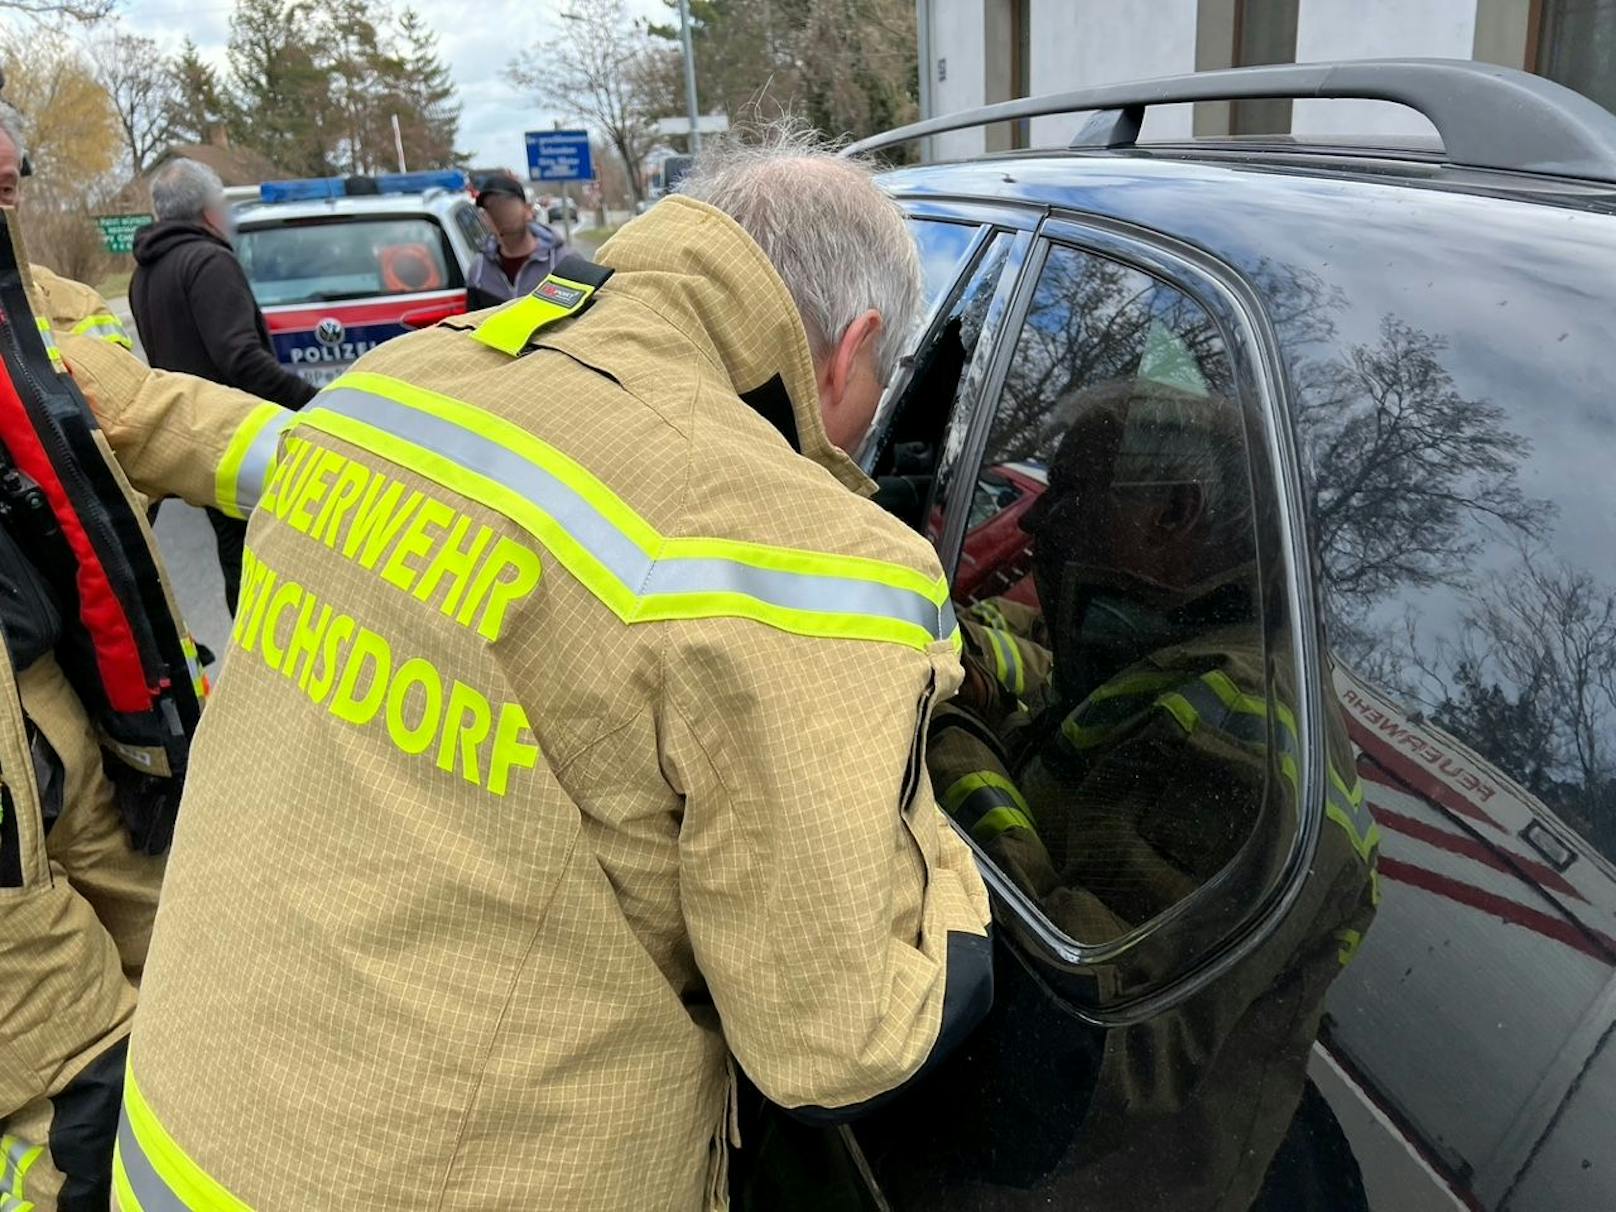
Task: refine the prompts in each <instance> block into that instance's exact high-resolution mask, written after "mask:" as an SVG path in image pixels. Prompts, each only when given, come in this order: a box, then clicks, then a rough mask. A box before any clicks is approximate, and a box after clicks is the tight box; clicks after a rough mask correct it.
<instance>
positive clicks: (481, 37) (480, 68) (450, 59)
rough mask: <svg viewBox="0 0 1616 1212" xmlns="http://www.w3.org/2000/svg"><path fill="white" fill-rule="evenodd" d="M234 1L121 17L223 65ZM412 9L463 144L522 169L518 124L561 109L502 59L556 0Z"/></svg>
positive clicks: (654, 5)
mask: <svg viewBox="0 0 1616 1212" xmlns="http://www.w3.org/2000/svg"><path fill="white" fill-rule="evenodd" d="M626 5H627V8H628V10H629V12H630V13H632V14H634V15H636V16H651V17H656V18H658V19H659V20H660V19H662V18H663V16H664V14H666V13H667V9H666V8H665V7H664V6H663V4H662V2H661V0H626ZM234 7H235V6H234V5H233V4H222V3H211V2H209V0H202V2H201V3H200V4H196V5H183V4H180V3H177V0H123V3H122V5H121V6H120V11H121V12H122V13H123V17H124V22H125V24H127V25H128V26H129V27H130V28H131V29H133V30H134V31H135V32H137V33H141V34H145V35H146V36H147V37H150V38H155V39H157V41H158V42H159V43H160V44H162V45H163V46H164V47H166V48H168V49H174V48H176V47H178V46H179V44H180V42H181V41H182V40H183V39H184V38H186V37H187V36H188V37H189V38H190V39H191V41H193V42H195V43H196V44H197V46H198V47H200V48H201V50H202V53H203V54H204V55H205V56H206V57H207V58H208V59H209V60H211V61H213V62H214V63H216V64H218V65H219V66H220V67H221V68H222V67H223V66H224V63H225V42H226V41H227V40H228V39H229V36H230V13H231V12H232V10H233V9H234ZM414 7H415V9H416V10H417V11H418V12H419V13H420V14H421V16H422V17H423V18H424V19H425V20H426V23H427V24H428V25H430V26H431V27H432V28H433V29H434V30H436V31H437V33H438V48H439V51H440V53H441V54H442V56H443V58H444V60H445V62H447V63H448V64H449V67H450V70H451V71H452V72H453V73H454V79H455V84H456V85H457V86H458V87H459V90H460V100H461V104H462V107H463V108H462V112H461V118H460V142H459V146H460V148H461V150H463V151H468V152H471V153H472V154H473V159H474V163H476V164H477V165H479V166H482V165H503V166H507V167H510V168H513V169H518V170H520V169H522V168H523V167H524V165H525V164H526V153H525V151H524V150H523V145H522V132H523V131H525V130H533V129H537V128H539V127H546V126H550V125H551V124H552V123H553V122H554V120H555V119H556V118H559V117H563V116H564V115H561V114H555V113H549V112H547V111H545V110H542V109H540V108H539V107H537V106H536V105H534V104H533V102H532V100H531V98H528V97H524V96H522V95H521V94H519V93H518V92H517V91H516V90H515V89H513V88H512V87H511V86H510V85H509V84H507V83H506V82H505V78H504V72H505V65H506V64H507V63H509V62H510V60H511V58H512V56H513V55H515V54H516V53H517V52H518V51H519V50H521V49H523V48H525V47H528V46H532V45H533V44H535V43H537V42H543V41H546V40H547V39H549V38H550V37H551V36H552V35H553V34H554V33H555V30H556V27H557V26H558V24H559V22H558V20H557V19H556V16H555V14H556V10H557V9H559V8H560V7H561V5H560V3H559V0H472V2H467V0H414Z"/></svg>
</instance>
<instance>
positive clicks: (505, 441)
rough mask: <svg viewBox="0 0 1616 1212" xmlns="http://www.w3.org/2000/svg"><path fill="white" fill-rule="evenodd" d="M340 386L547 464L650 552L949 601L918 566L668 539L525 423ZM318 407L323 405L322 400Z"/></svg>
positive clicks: (377, 386)
mask: <svg viewBox="0 0 1616 1212" xmlns="http://www.w3.org/2000/svg"><path fill="white" fill-rule="evenodd" d="M339 388H352V389H353V390H355V391H368V392H371V393H373V394H375V395H379V396H383V397H385V398H387V399H389V400H392V401H394V402H395V403H398V404H403V405H405V406H407V407H409V408H415V409H418V410H419V411H421V412H424V413H426V414H428V415H429V416H434V417H437V418H438V419H439V420H443V421H448V422H450V423H451V424H454V425H458V426H460V427H461V428H463V429H467V430H470V431H471V432H472V433H474V434H477V435H478V436H479V437H483V438H487V439H488V440H489V441H491V442H494V443H497V444H498V445H500V446H503V447H505V448H506V449H508V450H511V451H514V452H515V453H517V454H518V455H520V456H521V457H522V458H524V459H526V460H528V461H529V462H531V463H535V464H537V465H538V466H540V467H542V468H543V469H544V470H545V471H547V472H549V473H550V474H551V475H553V476H555V478H556V479H558V480H560V481H561V482H562V483H563V484H565V485H566V486H567V487H568V488H570V489H572V490H573V491H574V492H576V493H577V494H578V495H579V496H581V497H583V498H584V499H585V500H586V501H588V502H589V504H590V505H592V506H593V507H594V508H595V509H596V510H597V511H598V512H599V513H600V515H601V516H602V517H603V518H605V519H606V520H607V521H608V522H610V523H611V524H612V526H614V527H615V528H616V529H617V530H619V531H621V532H622V533H623V534H624V535H625V536H626V537H627V538H628V539H629V541H630V542H632V543H634V544H635V546H637V547H639V548H640V550H641V551H643V552H645V553H646V554H647V555H651V556H656V557H659V558H665V559H672V558H679V559H703V558H705V559H722V560H733V561H735V562H737V563H742V564H749V565H751V566H753V567H756V568H773V569H777V570H779V571H783V572H798V573H807V574H812V575H816V576H836V577H848V576H851V577H855V578H857V579H860V580H868V581H874V582H877V583H879V584H884V585H891V586H892V587H893V588H895V589H905V590H908V591H909V592H911V593H918V594H921V595H923V596H926V597H930V598H931V599H932V600H933V601H935V602H937V603H938V604H939V605H940V604H942V603H943V602H944V601H946V600H947V598H948V581H947V580H946V578H944V577H937V578H936V579H932V578H929V577H927V576H925V575H924V574H923V573H919V572H916V571H914V570H913V569H910V568H905V567H903V566H902V565H899V564H888V563H886V562H885V561H882V560H873V559H869V558H867V557H863V556H843V555H827V554H823V553H820V552H813V551H801V550H797V549H794V548H785V547H771V546H768V545H766V544H762V543H746V542H742V541H739V540H735V539H708V538H669V537H665V536H663V535H662V534H661V533H660V532H658V531H657V530H656V528H655V527H653V526H652V525H651V524H650V523H649V522H647V521H646V520H645V519H644V518H642V517H640V515H639V514H637V513H635V512H634V509H633V508H632V507H631V506H630V505H629V504H628V503H627V502H626V501H624V500H623V499H622V498H621V497H619V496H618V495H617V494H616V493H615V492H613V491H612V489H611V488H609V487H608V486H607V485H606V484H605V483H604V482H603V481H601V480H600V479H599V478H598V477H597V476H595V475H594V474H593V473H592V472H590V471H589V470H588V469H587V468H585V467H584V466H583V465H582V464H581V463H578V462H575V461H574V460H573V459H572V458H570V457H569V456H567V455H565V454H563V453H562V452H561V451H559V450H557V449H556V448H555V447H554V446H551V445H550V444H549V443H548V442H546V441H544V440H543V439H542V438H539V437H537V436H535V435H534V434H533V433H531V432H529V431H528V430H526V429H523V428H522V427H521V426H520V425H516V424H513V423H512V422H510V421H507V420H506V419H505V418H503V417H499V416H496V415H495V414H493V413H491V412H489V411H487V410H486V409H482V408H478V407H477V406H476V405H475V404H467V403H466V402H465V401H463V400H457V399H455V398H454V397H453V396H446V395H443V394H441V393H439V392H435V391H429V390H427V389H426V388H424V387H417V386H415V385H414V384H411V383H405V382H403V381H402V380H399V379H393V378H389V377H388V376H386V375H380V374H376V373H375V372H373V371H354V372H351V373H349V374H345V375H343V376H342V377H341V378H339V379H337V380H336V381H335V382H334V383H332V384H331V385H330V386H329V387H328V388H327V389H326V390H327V391H335V390H337V389H339ZM315 404H316V405H318V399H316V401H315Z"/></svg>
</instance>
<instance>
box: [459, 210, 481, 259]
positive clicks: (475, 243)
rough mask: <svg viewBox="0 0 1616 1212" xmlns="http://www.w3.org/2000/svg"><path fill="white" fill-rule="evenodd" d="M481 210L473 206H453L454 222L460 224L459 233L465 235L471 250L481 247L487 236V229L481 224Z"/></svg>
mask: <svg viewBox="0 0 1616 1212" xmlns="http://www.w3.org/2000/svg"><path fill="white" fill-rule="evenodd" d="M482 214H483V212H482V211H480V210H478V209H477V208H476V207H475V206H457V207H455V212H454V217H455V222H456V223H458V224H459V225H460V233H461V234H462V235H463V236H465V237H466V243H467V244H469V245H470V246H471V247H472V249H473V250H476V249H479V248H481V247H482V244H483V241H484V240H486V239H487V238H488V229H487V228H486V227H484V226H483V219H482Z"/></svg>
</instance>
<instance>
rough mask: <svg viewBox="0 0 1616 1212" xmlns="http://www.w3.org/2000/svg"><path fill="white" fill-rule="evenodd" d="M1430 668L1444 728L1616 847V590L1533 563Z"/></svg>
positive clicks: (1570, 570) (1495, 593) (1493, 589)
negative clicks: (1615, 842)
mask: <svg viewBox="0 0 1616 1212" xmlns="http://www.w3.org/2000/svg"><path fill="white" fill-rule="evenodd" d="M1421 664H1422V673H1423V674H1424V678H1425V682H1426V685H1427V687H1435V692H1434V693H1432V692H1430V691H1429V690H1427V692H1426V693H1425V694H1424V695H1422V696H1421V697H1422V698H1424V699H1425V701H1426V702H1428V703H1431V704H1432V705H1433V710H1432V713H1431V714H1432V718H1433V719H1434V720H1435V721H1436V722H1437V723H1438V724H1440V725H1442V726H1443V727H1444V728H1447V729H1448V730H1449V731H1450V732H1453V733H1454V734H1455V735H1457V736H1458V737H1460V738H1461V739H1462V740H1464V741H1466V742H1468V743H1469V744H1470V745H1472V746H1473V747H1475V748H1476V749H1477V750H1479V751H1480V752H1481V753H1483V754H1484V755H1485V756H1486V757H1487V758H1488V759H1489V760H1490V761H1494V762H1496V763H1497V764H1498V765H1499V766H1501V767H1502V768H1503V769H1505V770H1507V771H1508V772H1509V773H1510V774H1511V775H1513V776H1514V777H1515V778H1516V779H1517V780H1518V781H1519V782H1521V783H1522V784H1523V785H1524V786H1525V787H1526V788H1527V789H1528V790H1530V791H1532V792H1533V793H1534V794H1536V795H1538V796H1539V797H1541V798H1542V799H1543V800H1544V801H1545V802H1546V803H1548V804H1549V805H1550V806H1551V807H1553V808H1555V809H1557V810H1559V811H1562V812H1565V813H1566V814H1567V815H1568V816H1570V817H1572V818H1574V819H1575V821H1576V822H1577V824H1578V825H1579V827H1581V828H1583V829H1584V831H1585V832H1588V833H1590V834H1592V835H1593V836H1594V837H1595V839H1596V840H1597V841H1599V842H1600V844H1601V845H1607V846H1608V845H1609V843H1611V842H1613V841H1616V815H1613V813H1612V809H1613V808H1616V799H1613V795H1616V590H1612V589H1611V587H1610V586H1608V585H1605V584H1602V583H1601V582H1600V581H1598V580H1597V579H1596V578H1595V577H1594V576H1592V575H1591V574H1590V573H1588V572H1586V571H1584V570H1582V569H1579V568H1575V567H1572V566H1571V565H1569V564H1565V563H1563V562H1558V561H1553V560H1548V559H1545V558H1544V557H1542V556H1541V555H1533V554H1530V553H1523V555H1522V557H1521V560H1520V563H1519V565H1518V566H1517V567H1516V568H1515V569H1514V570H1513V571H1511V572H1510V573H1509V574H1507V575H1505V576H1500V577H1497V578H1494V579H1492V580H1491V581H1489V583H1488V584H1487V586H1486V587H1485V588H1483V589H1482V590H1481V591H1480V592H1479V593H1478V594H1477V595H1476V598H1475V601H1474V603H1473V605H1472V606H1471V608H1470V609H1469V610H1467V611H1466V613H1465V616H1464V620H1463V626H1462V630H1461V631H1460V633H1459V636H1458V638H1457V639H1456V640H1454V641H1453V642H1451V643H1449V644H1438V645H1437V647H1436V649H1435V651H1434V652H1433V653H1432V654H1431V656H1430V659H1427V660H1425V661H1423V662H1422V663H1421Z"/></svg>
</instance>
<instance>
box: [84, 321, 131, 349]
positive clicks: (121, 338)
mask: <svg viewBox="0 0 1616 1212" xmlns="http://www.w3.org/2000/svg"><path fill="white" fill-rule="evenodd" d="M97 329H100V330H101V331H99V332H97V331H96V330H97ZM86 333H90V334H93V335H95V336H98V337H100V338H101V340H103V341H111V342H112V343H113V344H114V345H122V346H123V347H124V348H125V349H133V348H134V347H135V343H134V342H133V341H131V340H130V339H129V333H128V332H127V331H126V330H125V329H124V326H123V322H122V321H121V320H119V319H118V317H117V316H109V315H95V316H86V317H85V318H84V319H82V320H80V321H79V322H78V323H77V324H75V325H73V328H72V334H73V335H74V336H76V337H77V336H83V335H85V334H86Z"/></svg>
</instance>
